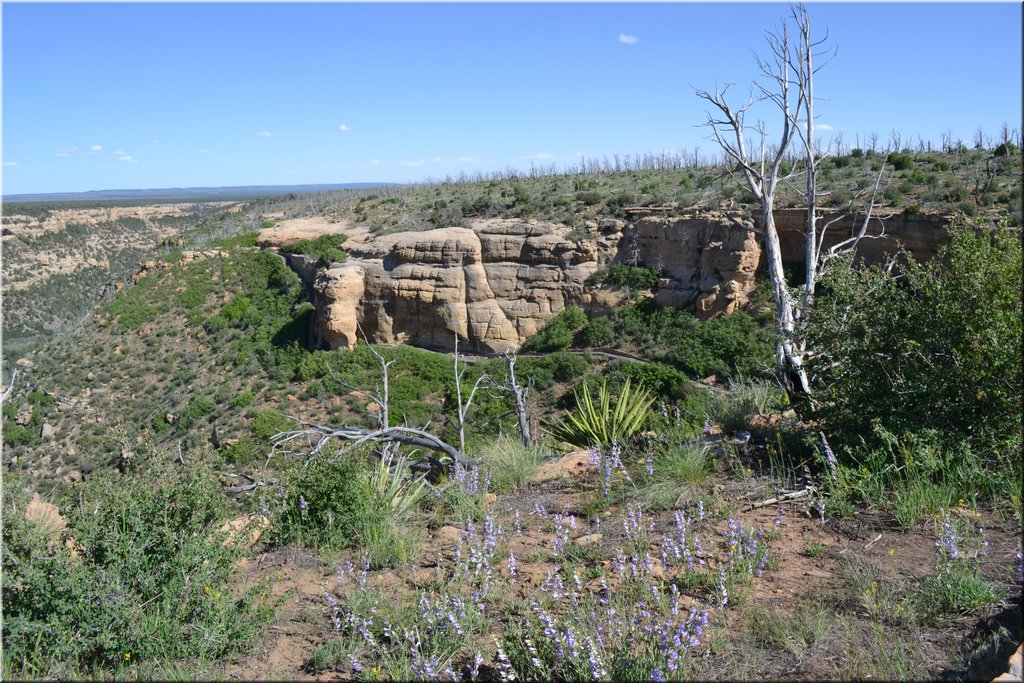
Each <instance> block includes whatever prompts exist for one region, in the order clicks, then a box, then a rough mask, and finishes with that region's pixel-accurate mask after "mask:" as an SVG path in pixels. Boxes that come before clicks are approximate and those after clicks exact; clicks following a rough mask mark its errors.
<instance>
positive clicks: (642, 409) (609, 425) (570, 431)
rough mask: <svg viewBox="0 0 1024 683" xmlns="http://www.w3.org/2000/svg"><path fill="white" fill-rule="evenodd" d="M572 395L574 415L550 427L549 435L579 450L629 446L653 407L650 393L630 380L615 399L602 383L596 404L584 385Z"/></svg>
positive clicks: (588, 389)
mask: <svg viewBox="0 0 1024 683" xmlns="http://www.w3.org/2000/svg"><path fill="white" fill-rule="evenodd" d="M573 395H574V396H575V397H576V411H575V412H573V413H569V414H568V415H566V416H565V419H564V420H562V422H560V423H558V424H557V425H554V426H551V427H549V428H548V433H550V434H551V435H552V436H554V437H555V438H556V439H561V440H562V441H565V442H566V443H570V444H572V445H573V446H579V447H580V448H591V447H594V446H609V445H611V444H612V443H619V444H622V443H628V442H629V441H631V440H632V439H633V437H634V436H636V435H637V434H638V433H639V432H640V430H641V429H642V428H643V426H644V424H645V423H646V422H647V417H648V415H649V414H650V412H651V405H652V404H653V403H654V397H653V396H652V395H651V392H649V391H648V390H647V389H645V388H643V387H637V388H634V387H633V386H632V384H631V382H630V380H626V383H625V384H624V385H623V386H622V389H621V390H620V391H619V395H618V396H617V397H615V398H614V399H613V398H612V395H611V393H610V392H609V391H608V385H607V383H606V382H604V381H602V382H601V388H600V389H599V390H598V394H597V402H596V403H595V402H594V399H593V397H592V396H591V394H590V388H589V387H588V386H587V385H586V384H584V385H583V387H582V390H581V391H573ZM613 401H614V406H613V405H612V403H613Z"/></svg>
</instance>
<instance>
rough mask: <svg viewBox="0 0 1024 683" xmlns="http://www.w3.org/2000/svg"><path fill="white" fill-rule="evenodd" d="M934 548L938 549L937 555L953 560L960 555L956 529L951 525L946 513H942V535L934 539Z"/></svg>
mask: <svg viewBox="0 0 1024 683" xmlns="http://www.w3.org/2000/svg"><path fill="white" fill-rule="evenodd" d="M935 548H936V550H938V551H939V555H941V556H943V557H945V558H946V559H949V560H955V559H956V558H958V557H960V549H959V548H957V534H956V529H955V528H954V527H953V522H952V520H951V519H950V518H949V516H948V515H945V514H944V515H943V518H942V536H941V537H940V538H939V539H938V540H937V541H935Z"/></svg>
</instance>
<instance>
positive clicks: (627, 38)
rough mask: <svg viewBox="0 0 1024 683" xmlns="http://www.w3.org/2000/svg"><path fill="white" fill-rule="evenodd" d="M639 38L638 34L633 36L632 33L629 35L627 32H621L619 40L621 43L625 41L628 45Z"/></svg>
mask: <svg viewBox="0 0 1024 683" xmlns="http://www.w3.org/2000/svg"><path fill="white" fill-rule="evenodd" d="M639 40H640V39H639V38H637V37H636V36H631V35H629V34H627V33H620V34H619V42H620V43H625V44H626V45H634V44H635V43H637V42H638V41H639Z"/></svg>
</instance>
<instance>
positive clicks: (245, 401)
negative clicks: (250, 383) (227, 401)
mask: <svg viewBox="0 0 1024 683" xmlns="http://www.w3.org/2000/svg"><path fill="white" fill-rule="evenodd" d="M253 398H255V394H253V393H252V391H250V390H248V389H246V390H245V391H240V392H238V393H237V394H236V395H235V396H234V398H232V399H231V405H232V406H234V407H235V408H245V407H246V406H249V405H251V404H252V401H253Z"/></svg>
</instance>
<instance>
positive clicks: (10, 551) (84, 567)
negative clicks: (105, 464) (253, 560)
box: [3, 465, 270, 678]
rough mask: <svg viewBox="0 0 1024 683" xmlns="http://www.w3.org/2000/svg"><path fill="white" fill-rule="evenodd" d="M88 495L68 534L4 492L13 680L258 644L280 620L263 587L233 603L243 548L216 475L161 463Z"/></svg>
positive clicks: (129, 666) (101, 670)
mask: <svg viewBox="0 0 1024 683" xmlns="http://www.w3.org/2000/svg"><path fill="white" fill-rule="evenodd" d="M153 467H154V469H151V470H149V471H148V472H147V476H146V477H145V478H142V477H136V476H134V475H119V474H116V473H113V474H111V473H104V474H97V475H95V476H94V477H93V478H92V479H91V480H90V481H89V482H88V483H85V484H83V485H81V486H80V488H79V491H78V492H79V495H80V498H79V505H78V506H73V507H70V508H69V509H68V511H69V512H71V515H70V520H69V528H68V532H69V533H70V535H71V536H72V537H73V538H74V539H75V541H76V542H77V544H76V545H75V547H76V551H75V552H76V553H77V554H78V557H72V555H71V551H70V550H69V548H68V547H67V546H66V545H65V539H64V538H62V536H61V532H60V531H59V530H54V529H53V528H52V527H51V528H50V529H49V530H48V529H46V528H45V527H43V526H40V524H38V523H36V522H33V521H31V520H28V519H26V517H25V513H24V511H25V504H26V503H27V494H22V493H21V492H20V491H19V490H18V489H17V488H16V487H11V486H10V483H8V484H7V485H5V487H4V488H5V496H4V529H3V539H4V557H3V572H4V584H3V601H4V632H3V644H4V652H3V670H4V674H5V677H7V676H14V677H18V678H21V677H33V678H42V677H55V678H72V677H79V676H84V677H90V678H91V677H97V676H98V677H104V678H105V677H108V676H110V675H111V674H113V673H115V672H118V671H126V670H127V671H136V672H137V671H139V670H138V669H135V668H133V667H138V666H140V665H141V666H143V667H150V668H149V669H146V670H148V671H149V672H150V674H149V675H151V676H152V675H157V677H159V674H158V673H154V672H159V671H160V670H161V668H160V667H161V666H164V665H166V664H169V663H172V662H175V661H178V660H182V659H186V658H202V659H204V660H209V659H211V658H215V657H219V656H222V655H224V654H227V653H230V652H233V651H238V650H239V649H240V648H241V647H243V646H245V645H248V644H251V643H252V642H254V640H255V638H256V637H257V636H258V634H259V630H260V627H261V624H262V623H264V622H265V621H266V620H267V619H268V618H269V616H270V612H269V610H268V609H267V608H266V607H265V605H264V602H263V600H262V599H260V598H259V592H258V591H250V592H248V593H245V594H244V595H243V596H242V597H240V598H234V597H232V595H233V594H232V591H231V587H230V586H229V584H228V582H229V579H230V578H231V574H232V571H233V569H234V566H235V562H236V561H237V559H238V550H237V549H236V548H235V547H234V546H231V545H227V546H225V545H224V544H223V535H222V534H220V533H218V531H217V529H218V527H219V526H220V524H221V523H222V522H223V521H224V516H225V514H224V513H225V511H226V510H225V505H226V499H225V498H224V496H222V495H221V494H220V492H219V490H218V487H217V484H216V482H215V481H214V480H213V478H212V477H210V476H208V475H204V474H199V473H197V472H195V471H193V470H179V471H173V472H172V471H164V470H162V468H160V467H157V466H155V465H154V466H153Z"/></svg>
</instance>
